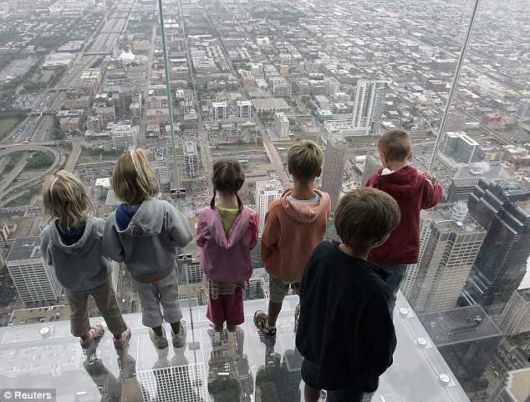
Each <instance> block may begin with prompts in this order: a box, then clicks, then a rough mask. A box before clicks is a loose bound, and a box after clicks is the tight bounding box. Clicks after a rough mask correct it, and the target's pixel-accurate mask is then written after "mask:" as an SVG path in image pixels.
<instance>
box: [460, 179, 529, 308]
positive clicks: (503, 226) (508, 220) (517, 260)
mask: <svg viewBox="0 0 530 402" xmlns="http://www.w3.org/2000/svg"><path fill="white" fill-rule="evenodd" d="M468 206H469V212H470V214H471V216H473V217H474V218H475V219H476V220H477V221H478V223H479V224H480V225H482V226H483V227H484V228H485V229H486V230H487V234H486V237H485V239H484V243H483V246H482V248H481V250H480V252H479V254H478V256H477V259H476V260H475V264H474V265H473V269H472V271H471V275H470V276H469V278H468V281H467V283H466V287H465V291H464V293H463V296H464V297H465V298H466V299H467V301H468V302H470V303H480V304H481V305H482V306H483V307H484V309H485V310H486V311H487V312H488V313H489V314H500V313H501V312H502V310H503V309H504V307H505V305H506V303H507V302H508V299H509V298H510V297H511V296H512V294H513V292H514V291H515V290H516V289H517V288H518V287H519V285H520V283H521V281H522V279H523V278H524V275H525V273H526V264H527V260H528V255H529V254H530V190H527V189H524V188H522V187H521V186H520V184H519V183H517V182H514V181H507V180H489V181H487V180H483V179H481V180H480V181H479V183H478V185H477V186H476V187H475V190H474V191H473V193H472V194H471V197H470V198H469V201H468Z"/></svg>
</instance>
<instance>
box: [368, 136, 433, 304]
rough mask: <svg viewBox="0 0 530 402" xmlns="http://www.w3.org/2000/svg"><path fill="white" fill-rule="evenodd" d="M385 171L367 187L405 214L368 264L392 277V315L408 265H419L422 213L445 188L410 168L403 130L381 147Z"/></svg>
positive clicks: (385, 139)
mask: <svg viewBox="0 0 530 402" xmlns="http://www.w3.org/2000/svg"><path fill="white" fill-rule="evenodd" d="M378 148H379V155H380V157H381V163H382V164H383V168H382V169H380V170H379V171H378V172H377V173H376V174H374V175H373V176H372V177H371V178H370V179H369V180H368V182H367V183H366V186H367V187H374V188H377V189H379V190H382V191H384V192H385V193H387V194H390V195H391V196H392V197H393V198H394V199H395V200H396V201H397V203H398V205H399V208H400V210H401V222H400V223H399V225H398V226H397V228H396V229H395V230H394V231H393V232H392V234H391V235H390V238H389V239H388V241H387V242H385V243H384V244H382V245H381V246H379V247H376V248H374V249H372V250H371V251H370V255H369V256H368V260H369V261H372V262H375V263H377V264H379V265H381V268H382V269H384V270H385V271H386V272H387V273H388V274H389V275H388V278H387V279H386V283H387V285H388V286H389V287H390V291H391V294H390V302H389V306H390V311H393V310H394V305H395V303H396V294H397V291H398V289H399V285H400V284H401V282H402V281H403V278H404V277H405V273H406V272H405V271H406V268H407V264H415V263H416V262H418V255H419V244H420V211H421V210H422V209H429V208H432V207H434V206H435V205H436V204H438V203H439V202H440V200H441V199H442V196H443V188H442V186H441V185H440V184H438V183H435V182H434V181H433V180H432V179H431V178H429V176H427V175H426V174H420V173H419V172H418V171H417V170H416V168H414V167H413V166H411V165H409V160H410V158H411V155H412V151H411V145H410V136H409V135H408V134H407V133H406V132H404V131H402V130H397V129H394V130H390V131H388V132H386V133H385V134H384V135H383V136H382V137H381V138H380V139H379V143H378Z"/></svg>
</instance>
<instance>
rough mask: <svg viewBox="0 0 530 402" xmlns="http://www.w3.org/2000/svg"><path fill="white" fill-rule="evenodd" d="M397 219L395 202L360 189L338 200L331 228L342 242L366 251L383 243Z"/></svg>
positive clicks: (398, 214) (382, 195)
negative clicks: (332, 227) (333, 226)
mask: <svg viewBox="0 0 530 402" xmlns="http://www.w3.org/2000/svg"><path fill="white" fill-rule="evenodd" d="M400 219H401V213H400V210H399V206H398V204H397V202H396V200H394V199H393V198H392V197H391V196H390V195H388V194H386V193H384V192H383V191H381V190H377V189H375V188H363V189H359V190H353V191H350V192H349V193H346V194H345V195H344V196H343V197H342V198H341V200H340V202H339V205H338V206H337V209H336V210H335V229H336V230H337V234H338V235H339V237H340V239H341V240H342V242H343V243H345V244H346V245H348V246H350V247H352V248H355V249H358V250H366V249H370V248H371V247H373V246H374V245H376V244H377V243H379V242H381V241H382V240H384V238H385V236H387V235H388V234H389V233H390V232H392V230H394V228H395V227H396V226H397V225H398V223H399V221H400Z"/></svg>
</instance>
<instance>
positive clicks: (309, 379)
mask: <svg viewBox="0 0 530 402" xmlns="http://www.w3.org/2000/svg"><path fill="white" fill-rule="evenodd" d="M318 371H319V367H318V366H317V365H316V364H315V363H313V362H311V361H309V360H307V359H304V360H303V361H302V378H303V380H304V382H305V383H306V384H307V385H309V386H310V387H311V388H313V389H321V388H320V387H319V386H318V385H316V384H317V379H318ZM326 392H327V401H328V402H362V401H363V395H364V392H363V391H362V390H360V389H358V388H354V387H350V388H342V389H336V390H333V391H326Z"/></svg>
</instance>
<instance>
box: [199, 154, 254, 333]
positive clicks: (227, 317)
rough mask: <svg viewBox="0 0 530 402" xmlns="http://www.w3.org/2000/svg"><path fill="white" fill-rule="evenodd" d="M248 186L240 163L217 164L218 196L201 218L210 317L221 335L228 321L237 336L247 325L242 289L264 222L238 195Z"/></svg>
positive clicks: (215, 168) (200, 233)
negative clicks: (238, 328) (238, 327)
mask: <svg viewBox="0 0 530 402" xmlns="http://www.w3.org/2000/svg"><path fill="white" fill-rule="evenodd" d="M244 181H245V175H244V174H243V172H242V171H241V166H240V165H239V162H237V161H233V160H219V161H217V162H215V163H214V165H213V174H212V183H213V187H214V195H213V198H212V201H211V202H210V206H209V207H207V208H204V209H203V210H201V211H200V212H199V215H198V224H197V245H198V246H199V247H201V248H202V254H201V267H202V269H203V272H204V276H203V280H204V284H205V289H206V291H207V293H208V299H209V300H208V309H207V312H206V316H207V317H208V319H209V320H210V321H211V322H212V323H213V325H214V326H215V330H216V331H222V330H223V326H224V323H225V321H226V325H227V328H228V330H229V331H232V332H233V331H235V330H236V326H237V325H240V324H242V323H243V322H244V321H245V318H244V314H243V291H242V289H243V287H244V286H245V283H246V282H247V281H248V280H249V279H250V277H251V275H252V263H251V258H250V251H251V250H252V249H253V248H254V247H255V246H256V243H257V239H258V221H259V220H258V216H257V214H256V212H255V211H254V210H253V209H251V208H248V207H245V206H244V205H243V203H242V202H241V199H240V198H239V195H238V194H237V193H238V191H239V190H240V189H241V186H243V183H244ZM216 195H218V199H217V202H216Z"/></svg>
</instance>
